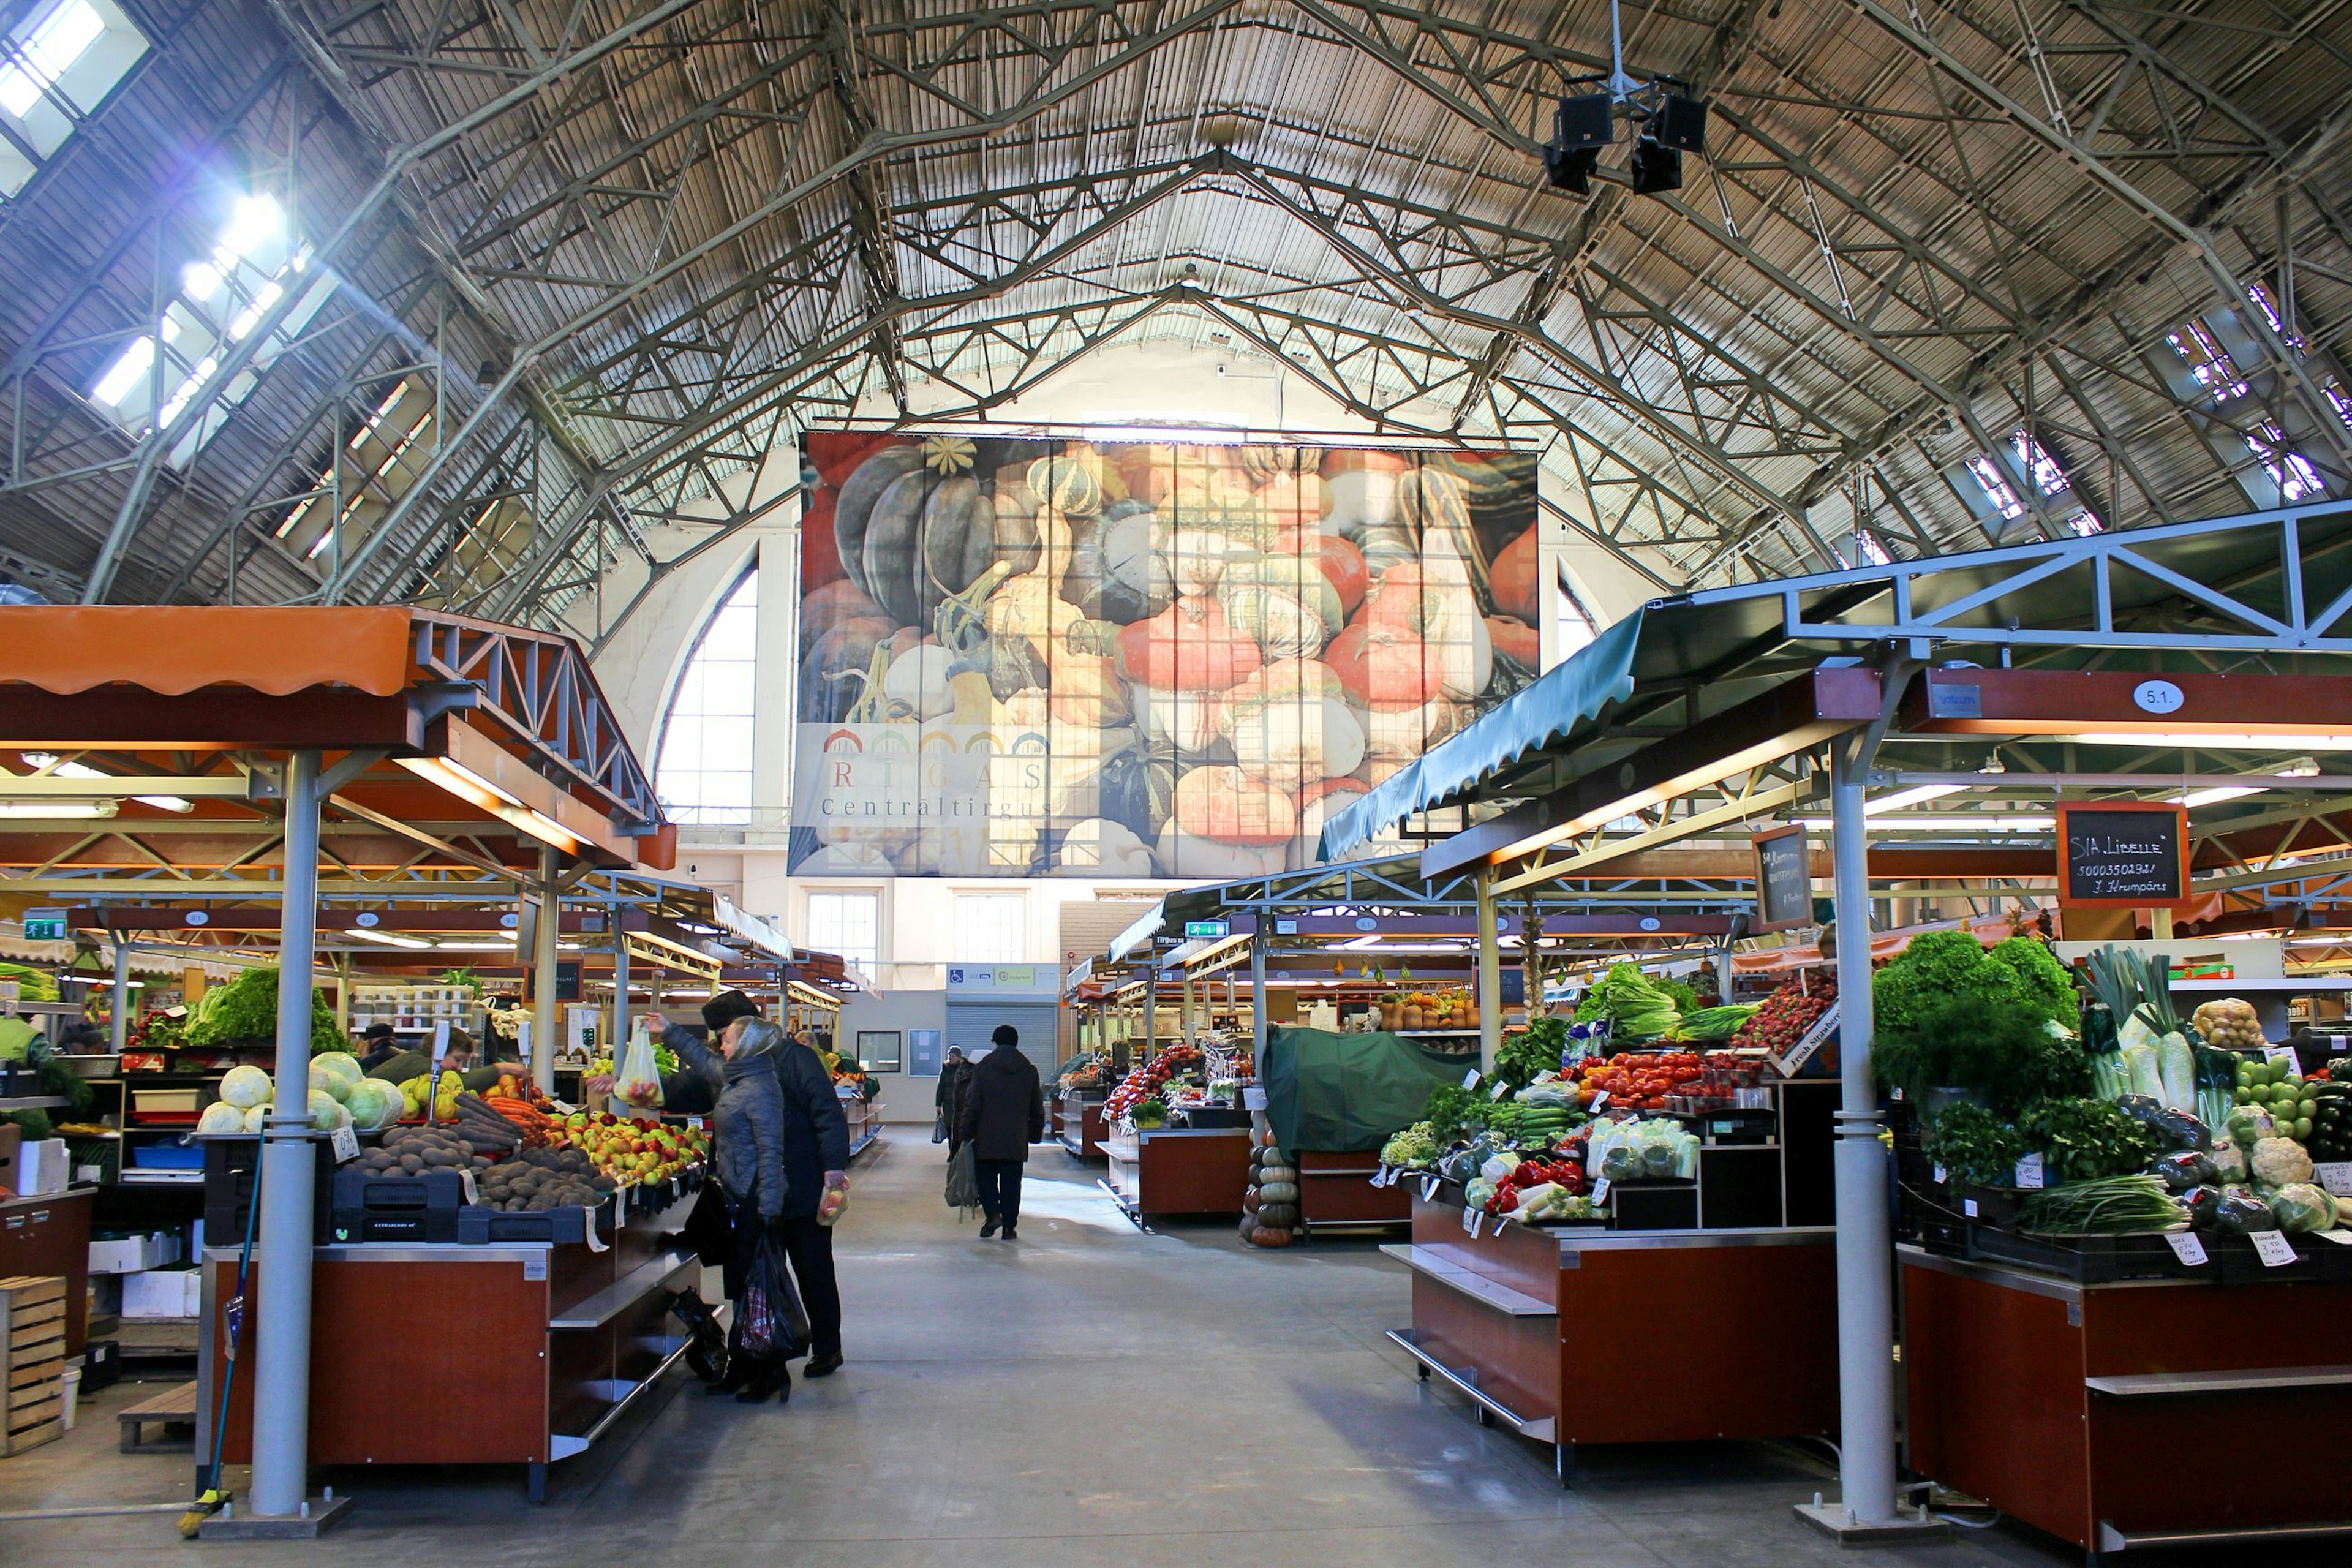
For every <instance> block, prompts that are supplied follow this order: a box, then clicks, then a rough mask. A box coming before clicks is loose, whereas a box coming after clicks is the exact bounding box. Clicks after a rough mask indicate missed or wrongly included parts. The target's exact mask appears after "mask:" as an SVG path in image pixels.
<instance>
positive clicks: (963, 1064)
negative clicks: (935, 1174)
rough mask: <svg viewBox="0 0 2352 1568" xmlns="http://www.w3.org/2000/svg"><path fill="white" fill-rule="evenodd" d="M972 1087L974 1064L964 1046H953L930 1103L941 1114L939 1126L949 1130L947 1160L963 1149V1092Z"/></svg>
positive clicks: (943, 1064) (941, 1069)
mask: <svg viewBox="0 0 2352 1568" xmlns="http://www.w3.org/2000/svg"><path fill="white" fill-rule="evenodd" d="M970 1088H971V1061H970V1060H969V1059H967V1058H965V1056H964V1054H963V1047H961V1046H950V1047H948V1059H947V1060H946V1061H945V1062H943V1063H941V1064H940V1082H939V1087H938V1088H937V1089H933V1090H932V1091H931V1104H932V1106H933V1108H934V1109H936V1110H938V1111H939V1113H940V1125H941V1126H942V1127H944V1128H946V1129H947V1134H948V1158H949V1159H950V1160H952V1159H954V1158H955V1157H956V1151H957V1150H959V1149H961V1148H962V1147H963V1131H962V1120H963V1097H964V1091H965V1090H966V1089H970Z"/></svg>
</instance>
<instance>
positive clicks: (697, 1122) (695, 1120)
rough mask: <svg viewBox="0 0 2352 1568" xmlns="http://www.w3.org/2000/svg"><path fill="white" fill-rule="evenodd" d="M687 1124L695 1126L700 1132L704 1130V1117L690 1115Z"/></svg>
mask: <svg viewBox="0 0 2352 1568" xmlns="http://www.w3.org/2000/svg"><path fill="white" fill-rule="evenodd" d="M686 1124H687V1125H688V1127H691V1128H693V1129H694V1130H695V1131H697V1132H699V1131H702V1118H701V1117H699V1116H689V1117H688V1118H687V1119H686Z"/></svg>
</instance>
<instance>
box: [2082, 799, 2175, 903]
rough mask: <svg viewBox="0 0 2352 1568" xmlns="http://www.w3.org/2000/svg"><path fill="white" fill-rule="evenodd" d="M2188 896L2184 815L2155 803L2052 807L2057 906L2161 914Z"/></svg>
mask: <svg viewBox="0 0 2352 1568" xmlns="http://www.w3.org/2000/svg"><path fill="white" fill-rule="evenodd" d="M2188 892H2189V812H2188V810H2187V808H2186V807H2183V806H2179V805H2163V804H2160V803H2158V802H2156V801H2101V802H2099V803H2098V804H2097V805H2067V804H2063V803H2062V804H2061V805H2059V807H2058V901H2059V902H2060V903H2062V904H2087V905H2092V906H2099V905H2105V906H2106V907H2108V908H2111V909H2134V910H2146V909H2165V908H2169V907H2170V906H2172V905H2174V904H2178V903H2181V902H2183V901H2184V900H2186V899H2187V897H2188Z"/></svg>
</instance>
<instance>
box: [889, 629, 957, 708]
mask: <svg viewBox="0 0 2352 1568" xmlns="http://www.w3.org/2000/svg"><path fill="white" fill-rule="evenodd" d="M953 662H954V660H953V656H952V655H950V653H949V652H948V650H947V649H946V648H944V647H940V645H939V644H938V643H935V642H932V641H931V640H929V638H925V639H924V640H923V641H921V642H919V643H918V644H916V645H915V646H914V647H910V648H908V649H907V650H906V651H905V652H903V653H900V654H899V655H898V656H897V657H896V658H892V659H891V660H890V668H889V669H888V671H887V673H886V674H885V675H884V676H883V678H882V690H883V693H884V694H885V695H886V696H887V697H888V698H889V699H890V700H891V701H892V702H893V703H904V704H905V705H906V707H907V710H908V716H909V717H912V718H914V719H919V720H931V719H943V718H945V717H947V714H948V711H949V710H950V708H952V707H953V706H954V704H955V697H954V694H953V692H952V691H951V690H950V689H949V685H948V680H949V678H950V675H951V674H953V673H954V671H953V669H952V665H953Z"/></svg>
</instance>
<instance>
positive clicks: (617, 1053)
mask: <svg viewBox="0 0 2352 1568" xmlns="http://www.w3.org/2000/svg"><path fill="white" fill-rule="evenodd" d="M604 919H605V921H606V923H607V925H608V927H609V929H610V930H611V931H612V933H613V1053H612V1054H613V1059H614V1061H619V1060H620V1059H621V1053H622V1052H624V1051H625V1050H627V1049H628V1048H629V936H628V933H627V932H626V931H623V930H622V929H621V906H620V905H618V904H607V905H605V906H604Z"/></svg>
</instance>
